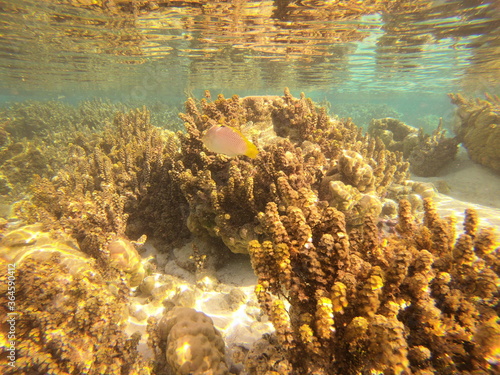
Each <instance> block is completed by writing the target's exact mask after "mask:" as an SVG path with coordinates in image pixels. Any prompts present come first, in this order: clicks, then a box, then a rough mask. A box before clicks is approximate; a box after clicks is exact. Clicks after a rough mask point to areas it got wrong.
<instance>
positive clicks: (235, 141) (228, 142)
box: [201, 125, 259, 158]
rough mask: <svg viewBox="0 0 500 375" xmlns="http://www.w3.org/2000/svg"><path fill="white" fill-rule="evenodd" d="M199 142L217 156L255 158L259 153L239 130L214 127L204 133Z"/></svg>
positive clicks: (221, 126) (227, 127) (219, 126)
mask: <svg viewBox="0 0 500 375" xmlns="http://www.w3.org/2000/svg"><path fill="white" fill-rule="evenodd" d="M201 140H202V141H203V144H204V145H205V147H206V148H208V149H209V150H210V151H212V152H216V153H218V154H224V155H227V156H237V155H246V156H248V157H249V158H255V157H256V156H257V154H258V153H259V150H258V149H257V147H256V146H255V145H254V144H253V143H252V142H250V141H249V140H248V139H247V138H246V137H245V136H244V135H243V134H241V132H240V131H239V130H237V129H234V128H231V127H229V126H223V125H214V126H212V127H211V128H210V129H208V130H207V131H206V132H205V134H204V135H203V137H201Z"/></svg>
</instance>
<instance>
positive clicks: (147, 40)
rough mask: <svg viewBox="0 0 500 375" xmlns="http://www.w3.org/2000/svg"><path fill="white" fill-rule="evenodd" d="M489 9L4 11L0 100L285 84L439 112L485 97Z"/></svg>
mask: <svg viewBox="0 0 500 375" xmlns="http://www.w3.org/2000/svg"><path fill="white" fill-rule="evenodd" d="M499 9H500V6H499V4H498V1H392V2H391V1H388V2H380V1H364V2H360V1H343V2H335V1H334V2H327V1H283V0H280V1H234V2H209V1H175V2H174V1H157V2H148V1H146V2H142V3H141V6H139V5H137V6H135V7H134V6H133V3H132V2H128V1H108V2H104V1H99V0H94V1H91V0H66V1H47V0H43V1H31V0H28V1H26V0H22V1H12V0H11V1H5V2H2V4H1V5H0V36H1V38H2V43H1V46H0V77H1V79H0V82H1V83H0V87H1V92H2V99H3V100H16V99H22V98H24V97H41V98H54V99H57V98H60V99H65V100H75V101H77V100H79V99H82V98H85V97H89V96H105V97H109V98H112V99H117V100H138V101H147V100H151V99H161V100H165V101H168V102H173V103H178V102H180V101H182V100H183V99H184V97H185V94H186V93H195V94H197V93H198V94H199V93H200V92H202V90H204V89H210V90H213V91H216V92H223V93H224V94H226V96H229V95H232V94H233V93H239V94H247V93H260V94H266V93H268V94H271V93H273V94H275V93H281V92H282V90H283V87H285V86H288V87H290V89H291V90H292V92H294V91H295V92H298V91H305V92H306V93H307V94H308V95H309V96H311V97H313V98H314V99H317V100H321V99H327V100H329V101H358V102H359V101H362V102H370V101H371V100H373V99H374V100H377V101H385V102H389V101H396V105H400V106H401V107H402V108H403V107H404V106H405V104H406V106H413V103H412V102H411V101H412V100H414V99H415V98H416V97H417V96H418V98H419V99H420V101H425V100H427V101H428V102H429V103H435V102H436V100H437V99H438V98H439V100H438V101H440V103H441V104H445V103H447V99H446V98H443V94H444V93H446V92H450V91H459V90H460V91H467V92H471V93H473V92H474V93H475V92H481V91H485V90H486V91H495V90H498V86H499V80H500V78H499V77H500V64H499V63H498V61H499V58H500V40H499V39H500V37H499V34H500V14H499V12H500V11H499ZM422 95H423V96H422ZM402 96H403V97H402ZM404 100H406V101H407V103H397V101H404ZM422 110H423V111H424V110H425V108H422Z"/></svg>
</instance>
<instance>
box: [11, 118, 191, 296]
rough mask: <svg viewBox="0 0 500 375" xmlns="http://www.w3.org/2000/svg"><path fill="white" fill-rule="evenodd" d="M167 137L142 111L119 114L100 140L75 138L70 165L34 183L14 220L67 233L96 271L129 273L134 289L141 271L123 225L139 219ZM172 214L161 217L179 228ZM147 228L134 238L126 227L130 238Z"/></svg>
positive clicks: (165, 147) (162, 156) (172, 212)
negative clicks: (112, 268)
mask: <svg viewBox="0 0 500 375" xmlns="http://www.w3.org/2000/svg"><path fill="white" fill-rule="evenodd" d="M169 137H170V138H171V137H172V135H170V133H165V134H164V133H162V131H161V130H160V129H159V128H156V127H154V126H152V125H151V123H150V122H149V113H148V112H147V111H146V110H142V111H141V110H136V111H132V112H130V113H129V114H127V115H125V114H118V115H117V116H116V117H115V119H114V122H113V124H110V125H109V126H107V127H106V128H105V129H104V130H103V131H102V133H101V134H100V135H99V136H85V135H84V134H79V135H78V136H77V139H76V140H75V141H74V143H72V144H71V147H70V152H71V153H70V154H71V159H70V160H69V162H68V163H67V164H66V165H65V167H64V168H62V169H61V170H60V171H59V173H58V174H57V176H56V177H54V178H52V179H50V180H49V179H47V178H41V177H37V178H36V179H35V182H34V184H33V188H32V191H33V197H32V198H31V200H30V201H23V202H20V203H19V204H17V205H16V208H15V211H16V214H17V216H18V217H19V218H21V219H23V220H24V221H25V222H28V223H33V222H41V223H43V224H44V226H45V228H52V229H53V228H56V229H64V230H65V231H68V232H69V233H71V234H72V235H73V236H74V237H75V238H76V239H77V240H78V243H79V245H80V247H81V249H82V251H84V252H85V253H87V254H90V255H92V256H93V257H95V258H96V259H97V260H98V261H99V266H102V267H104V268H107V267H108V266H109V265H113V266H115V268H118V269H119V270H121V271H123V272H125V273H127V274H128V277H129V279H130V280H131V281H132V283H131V284H132V286H135V285H137V283H138V282H139V279H141V276H140V275H143V274H144V270H142V269H141V266H140V262H139V261H138V254H137V252H136V250H135V249H133V246H132V245H131V244H130V241H129V240H128V239H127V237H128V235H127V233H126V232H127V222H128V219H129V215H130V213H132V214H134V213H136V212H138V214H137V216H140V215H141V214H144V212H140V211H138V207H140V205H141V203H142V199H143V198H144V197H145V195H146V194H145V193H146V192H147V189H148V187H149V185H150V182H151V171H152V170H154V171H155V173H160V170H161V167H162V165H163V162H164V160H165V159H166V157H167V154H168V151H167V149H168V147H169V143H168V142H165V141H166V140H167V141H168V139H169ZM166 190H168V188H167V189H166ZM151 209H152V207H150V210H151ZM177 212H178V211H176V210H175V207H174V206H173V205H172V208H171V211H170V212H167V213H163V215H164V218H165V217H168V216H170V217H172V218H171V219H170V223H172V224H170V225H171V226H172V227H174V228H175V226H176V225H183V224H182V223H179V222H178V217H179V216H178V215H177ZM146 213H147V212H146ZM137 216H134V220H138V219H137ZM175 223H177V224H175ZM147 229H148V228H147V225H144V226H143V227H141V228H140V229H138V230H143V232H141V233H137V232H134V226H133V225H132V227H131V228H129V230H130V232H131V233H132V235H133V236H134V237H135V238H138V237H141V236H142V235H143V234H144V231H147ZM135 233H137V234H135ZM175 235H176V237H177V236H179V235H181V231H178V232H177V233H176V234H175Z"/></svg>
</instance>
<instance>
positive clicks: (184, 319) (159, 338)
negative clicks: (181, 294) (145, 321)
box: [150, 307, 229, 375]
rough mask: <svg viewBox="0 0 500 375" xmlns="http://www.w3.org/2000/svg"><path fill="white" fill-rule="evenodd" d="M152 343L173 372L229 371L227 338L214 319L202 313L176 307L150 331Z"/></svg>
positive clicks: (216, 373) (194, 374) (186, 374)
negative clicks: (221, 332)
mask: <svg viewBox="0 0 500 375" xmlns="http://www.w3.org/2000/svg"><path fill="white" fill-rule="evenodd" d="M152 324H154V320H152V321H151V322H150V326H151V325H152ZM153 329H154V328H153ZM150 343H151V345H152V346H153V348H154V349H155V350H156V351H157V355H160V356H162V357H164V358H165V359H166V362H167V363H168V365H169V366H170V369H171V371H172V374H175V375H189V374H192V375H202V374H213V375H225V374H229V370H228V368H227V365H226V359H225V345H224V340H223V339H222V337H221V334H220V333H219V331H218V330H217V329H216V328H215V327H214V325H213V322H212V319H210V318H209V317H208V316H207V315H205V314H203V313H202V312H198V311H196V310H193V309H191V308H189V307H174V308H173V309H172V310H170V311H169V312H168V313H167V314H165V316H164V317H163V318H162V319H161V320H160V321H159V322H158V325H157V327H156V329H155V330H154V331H152V332H151V337H150ZM157 362H158V363H162V362H163V361H162V360H157ZM169 373H170V372H169Z"/></svg>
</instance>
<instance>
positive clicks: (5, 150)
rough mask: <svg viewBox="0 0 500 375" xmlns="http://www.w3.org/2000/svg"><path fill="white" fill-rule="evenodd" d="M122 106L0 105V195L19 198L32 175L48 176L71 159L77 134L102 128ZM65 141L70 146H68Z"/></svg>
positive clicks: (100, 103)
mask: <svg viewBox="0 0 500 375" xmlns="http://www.w3.org/2000/svg"><path fill="white" fill-rule="evenodd" d="M123 108H125V106H123V105H117V104H112V103H110V102H107V101H103V100H97V99H96V100H91V101H83V102H81V103H80V104H79V105H78V106H77V107H75V106H71V105H68V104H64V103H61V102H56V101H49V102H35V101H28V102H23V103H15V104H13V105H11V106H10V107H5V108H0V124H1V125H0V129H1V130H0V144H1V146H0V147H1V148H0V166H1V167H2V171H4V175H2V180H1V181H2V182H1V184H2V186H9V188H8V189H5V188H3V189H0V196H1V197H0V200H1V201H2V202H5V203H10V202H12V201H16V200H18V199H20V198H22V197H23V196H24V195H25V194H26V193H27V191H28V187H29V186H30V184H31V183H32V182H33V176H34V175H38V176H41V177H46V178H52V177H53V176H54V175H56V174H57V173H58V171H59V170H60V169H61V168H63V166H64V165H65V162H66V160H67V159H68V158H70V157H71V156H70V155H71V153H72V150H71V144H72V143H74V142H75V134H76V137H77V138H78V137H79V136H80V137H84V136H85V135H89V134H91V133H92V132H98V131H102V130H103V129H104V127H105V124H106V123H108V122H111V121H112V120H113V117H114V115H115V113H116V112H117V111H119V110H122V109H123ZM68 145H70V146H68Z"/></svg>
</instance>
